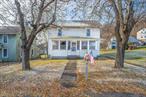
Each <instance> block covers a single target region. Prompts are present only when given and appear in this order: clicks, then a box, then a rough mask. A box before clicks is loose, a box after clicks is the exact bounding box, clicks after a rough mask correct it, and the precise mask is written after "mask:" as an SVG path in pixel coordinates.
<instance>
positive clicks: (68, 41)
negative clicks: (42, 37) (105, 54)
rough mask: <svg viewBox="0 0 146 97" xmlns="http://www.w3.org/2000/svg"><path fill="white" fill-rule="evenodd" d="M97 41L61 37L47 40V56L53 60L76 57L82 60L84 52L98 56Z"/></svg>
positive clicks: (93, 39)
mask: <svg viewBox="0 0 146 97" xmlns="http://www.w3.org/2000/svg"><path fill="white" fill-rule="evenodd" d="M98 42H99V40H97V39H95V38H87V37H86V38H85V37H76V38H75V37H68V38H65V37H62V38H52V39H50V40H49V43H50V44H49V46H50V47H49V49H50V50H49V51H50V52H49V54H50V56H51V57H53V58H66V57H71V58H72V57H78V58H82V57H83V56H84V55H85V53H86V52H90V53H92V55H93V56H94V57H97V56H98V55H99V49H98V48H99V47H98V46H99V43H98Z"/></svg>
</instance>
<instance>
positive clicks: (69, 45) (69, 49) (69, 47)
mask: <svg viewBox="0 0 146 97" xmlns="http://www.w3.org/2000/svg"><path fill="white" fill-rule="evenodd" d="M70 45H71V44H70V41H68V50H70Z"/></svg>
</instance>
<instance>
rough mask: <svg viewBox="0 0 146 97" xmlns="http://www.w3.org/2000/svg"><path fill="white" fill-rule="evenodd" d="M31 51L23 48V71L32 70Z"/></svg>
mask: <svg viewBox="0 0 146 97" xmlns="http://www.w3.org/2000/svg"><path fill="white" fill-rule="evenodd" d="M29 55H30V49H24V48H22V69H23V70H30V63H29V57H30V56H29Z"/></svg>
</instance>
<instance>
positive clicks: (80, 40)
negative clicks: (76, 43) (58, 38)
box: [80, 40, 82, 50]
mask: <svg viewBox="0 0 146 97" xmlns="http://www.w3.org/2000/svg"><path fill="white" fill-rule="evenodd" d="M81 49H82V41H81V40H80V50H81Z"/></svg>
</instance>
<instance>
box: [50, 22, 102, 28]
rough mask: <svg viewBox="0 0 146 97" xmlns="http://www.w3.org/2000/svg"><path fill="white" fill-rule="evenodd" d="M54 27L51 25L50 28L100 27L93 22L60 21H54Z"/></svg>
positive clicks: (97, 23)
mask: <svg viewBox="0 0 146 97" xmlns="http://www.w3.org/2000/svg"><path fill="white" fill-rule="evenodd" d="M54 24H55V26H54V25H51V27H55V28H56V27H71V28H74V27H75V28H76V27H79V28H82V27H83V28H84V27H93V28H100V27H101V26H102V25H101V24H100V23H99V22H97V21H94V20H72V21H70V20H62V21H56V22H55V23H54Z"/></svg>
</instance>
